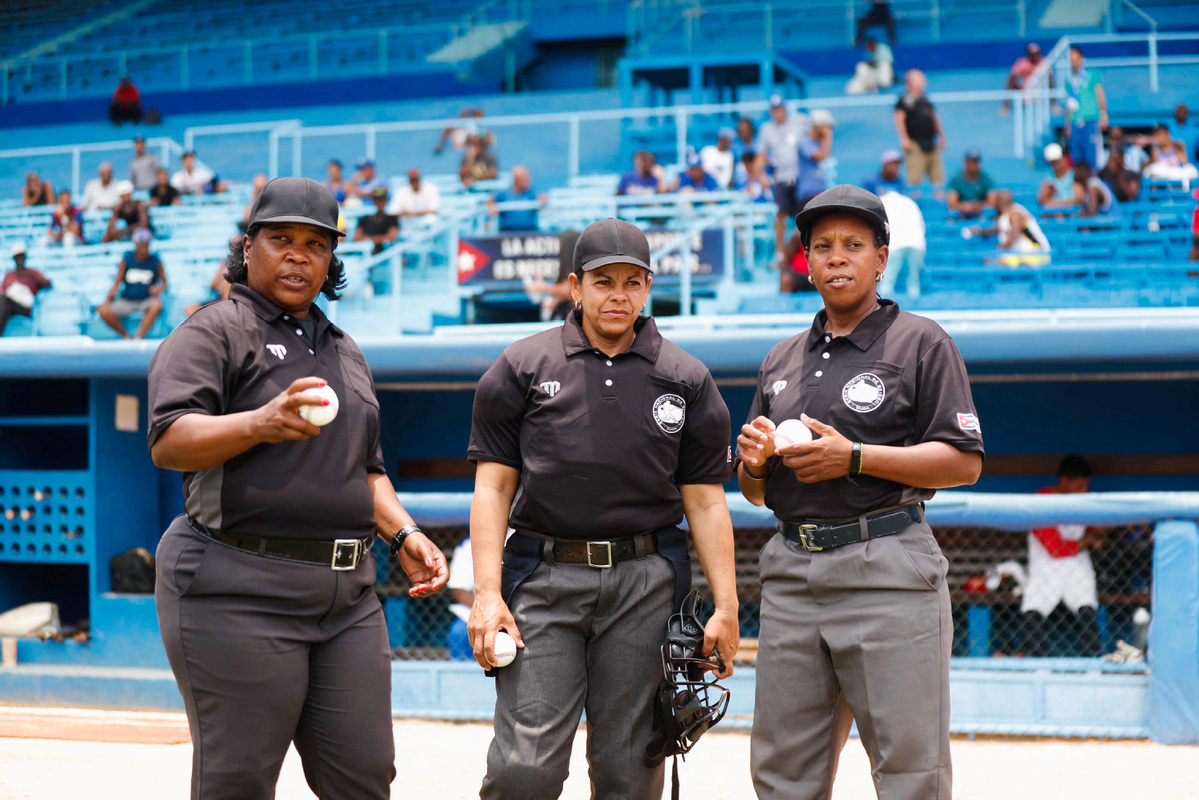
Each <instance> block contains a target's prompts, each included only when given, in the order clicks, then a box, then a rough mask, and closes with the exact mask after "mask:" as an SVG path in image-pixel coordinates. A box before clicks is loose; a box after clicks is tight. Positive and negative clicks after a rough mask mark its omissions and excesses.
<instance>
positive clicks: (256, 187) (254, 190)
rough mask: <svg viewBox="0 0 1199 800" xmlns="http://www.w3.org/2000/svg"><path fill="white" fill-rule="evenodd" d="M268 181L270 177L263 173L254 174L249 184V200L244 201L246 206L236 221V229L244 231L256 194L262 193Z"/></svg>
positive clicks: (256, 197)
mask: <svg viewBox="0 0 1199 800" xmlns="http://www.w3.org/2000/svg"><path fill="white" fill-rule="evenodd" d="M269 182H270V178H268V177H267V176H266V174H265V173H262V172H259V173H258V174H257V175H255V176H254V182H253V183H252V184H251V185H250V202H248V203H246V208H245V210H244V211H242V215H241V222H239V223H237V228H238V230H240V231H242V232H243V233H244V232H245V230H246V228H247V227H248V225H249V223H250V210H251V209H252V208H254V201H255V200H257V199H258V195H260V194H262V192H263V190H264V189H266V185H267V184H268V183H269Z"/></svg>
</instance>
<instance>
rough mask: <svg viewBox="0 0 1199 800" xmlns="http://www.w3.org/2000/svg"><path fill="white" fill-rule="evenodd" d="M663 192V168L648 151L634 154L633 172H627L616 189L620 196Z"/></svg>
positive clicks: (639, 151)
mask: <svg viewBox="0 0 1199 800" xmlns="http://www.w3.org/2000/svg"><path fill="white" fill-rule="evenodd" d="M660 191H662V178H661V167H658V164H657V159H656V158H654V154H653V153H651V152H649V151H648V150H638V151H637V152H636V153H634V154H633V171H632V172H626V173H625V174H624V175H623V176H621V179H620V185H619V186H617V187H616V193H617V194H618V195H625V194H627V195H637V194H643V195H644V194H657V193H658V192H660Z"/></svg>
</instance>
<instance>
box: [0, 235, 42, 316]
mask: <svg viewBox="0 0 1199 800" xmlns="http://www.w3.org/2000/svg"><path fill="white" fill-rule="evenodd" d="M12 262H13V268H12V269H11V270H9V272H8V273H7V274H6V275H5V276H4V278H3V279H2V280H0V336H3V335H4V329H5V328H6V327H8V320H9V318H10V317H11V316H12V315H13V314H16V315H17V316H21V317H32V316H33V301H34V296H35V295H37V293H38V292H40V291H42V290H43V289H52V288H54V285H53V284H52V283H51V282H50V279H49V278H47V277H46V276H45V275H43V274H42V273H40V272H38V271H37V270H36V269H29V268H28V267H26V266H25V243H24V242H17V243H16V244H14V245H13V246H12Z"/></svg>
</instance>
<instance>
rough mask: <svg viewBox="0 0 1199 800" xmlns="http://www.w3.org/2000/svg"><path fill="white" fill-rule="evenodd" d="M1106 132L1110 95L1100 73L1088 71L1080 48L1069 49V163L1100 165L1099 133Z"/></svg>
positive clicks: (1067, 111) (1065, 129) (1066, 131)
mask: <svg viewBox="0 0 1199 800" xmlns="http://www.w3.org/2000/svg"><path fill="white" fill-rule="evenodd" d="M1101 130H1107V95H1106V94H1105V93H1104V91H1103V82H1102V80H1101V79H1100V77H1099V73H1098V72H1095V71H1094V70H1089V69H1087V68H1086V58H1084V57H1083V54H1082V49H1081V48H1080V47H1079V46H1078V45H1072V46H1071V47H1070V70H1069V72H1068V73H1067V74H1066V124H1065V127H1064V133H1065V134H1066V140H1067V142H1068V144H1069V146H1070V159H1071V160H1072V161H1073V162H1074V163H1075V164H1079V163H1081V162H1083V161H1086V162H1087V163H1088V164H1097V163H1099V148H1100V145H1101V138H1100V131H1101Z"/></svg>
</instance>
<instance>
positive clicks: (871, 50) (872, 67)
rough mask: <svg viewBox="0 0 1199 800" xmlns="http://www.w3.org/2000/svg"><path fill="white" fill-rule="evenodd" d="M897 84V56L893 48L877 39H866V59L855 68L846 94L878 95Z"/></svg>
mask: <svg viewBox="0 0 1199 800" xmlns="http://www.w3.org/2000/svg"><path fill="white" fill-rule="evenodd" d="M893 83H895V56H893V55H891V48H890V47H888V46H887V45H885V44H883V43H882V42H880V41H878V40H877V39H875V38H874V37H873V36H871V37H869V38H868V39H866V57H865V58H863V59H862V60H861V61H859V62H858V64H857V66H856V67H854V72H853V77H852V78H850V79H849V82H848V83H847V84H845V93H846V94H877V93H878V90H879V89H890V88H891V84H893Z"/></svg>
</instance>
